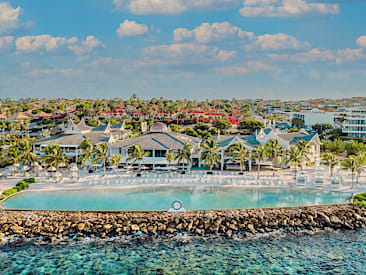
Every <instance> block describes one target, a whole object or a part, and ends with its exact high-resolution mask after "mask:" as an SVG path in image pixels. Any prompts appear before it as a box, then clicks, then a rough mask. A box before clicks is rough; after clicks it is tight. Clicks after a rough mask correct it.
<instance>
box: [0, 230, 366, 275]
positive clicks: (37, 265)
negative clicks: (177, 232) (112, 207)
mask: <svg viewBox="0 0 366 275" xmlns="http://www.w3.org/2000/svg"><path fill="white" fill-rule="evenodd" d="M177 238H178V237H176V238H175V239H173V240H170V241H163V240H155V241H148V242H145V243H136V242H134V243H121V242H116V241H115V242H104V243H95V242H93V243H84V244H73V245H60V244H59V245H40V246H39V245H34V244H27V245H24V246H19V247H14V246H3V247H0V271H1V274H18V273H22V274H44V273H46V274H56V273H57V274H81V273H82V274H239V273H240V274H248V273H250V274H253V273H254V274H264V273H265V274H365V265H366V256H365V255H366V234H365V232H364V231H359V232H354V231H349V232H335V233H319V234H316V235H312V236H309V235H302V236H294V235H290V236H285V237H277V238H276V237H263V238H259V239H252V240H220V239H219V240H204V239H189V238H188V242H187V244H182V242H181V241H179V240H178V239H177ZM180 238H182V237H180Z"/></svg>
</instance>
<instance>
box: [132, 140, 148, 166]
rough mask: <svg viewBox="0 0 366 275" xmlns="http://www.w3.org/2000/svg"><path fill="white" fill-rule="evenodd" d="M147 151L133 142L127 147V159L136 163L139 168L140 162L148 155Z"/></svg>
mask: <svg viewBox="0 0 366 275" xmlns="http://www.w3.org/2000/svg"><path fill="white" fill-rule="evenodd" d="M149 154H150V153H149V152H145V151H144V149H142V146H141V145H136V144H133V145H131V146H130V147H129V148H128V158H127V161H132V163H136V162H137V163H138V167H139V170H141V163H143V162H144V160H145V157H147V156H149Z"/></svg>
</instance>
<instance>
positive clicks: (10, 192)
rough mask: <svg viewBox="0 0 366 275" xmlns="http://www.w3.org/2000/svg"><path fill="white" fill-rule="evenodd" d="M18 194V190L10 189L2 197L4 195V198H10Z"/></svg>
mask: <svg viewBox="0 0 366 275" xmlns="http://www.w3.org/2000/svg"><path fill="white" fill-rule="evenodd" d="M16 192H18V190H17V189H16V188H14V187H13V188H10V189H8V190H5V191H4V192H3V193H2V194H1V195H3V196H4V197H7V196H10V195H12V194H15V193H16Z"/></svg>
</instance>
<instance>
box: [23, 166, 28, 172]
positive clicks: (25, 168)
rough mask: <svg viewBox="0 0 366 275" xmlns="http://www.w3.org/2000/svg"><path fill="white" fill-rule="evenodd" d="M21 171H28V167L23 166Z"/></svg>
mask: <svg viewBox="0 0 366 275" xmlns="http://www.w3.org/2000/svg"><path fill="white" fill-rule="evenodd" d="M22 169H23V171H24V172H26V171H28V170H30V167H29V166H27V165H24V166H23V168H22Z"/></svg>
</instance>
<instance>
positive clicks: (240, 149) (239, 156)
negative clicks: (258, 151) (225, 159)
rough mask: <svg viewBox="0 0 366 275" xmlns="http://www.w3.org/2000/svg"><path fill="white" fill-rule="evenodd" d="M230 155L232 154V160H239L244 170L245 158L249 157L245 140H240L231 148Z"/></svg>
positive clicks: (241, 168)
mask: <svg viewBox="0 0 366 275" xmlns="http://www.w3.org/2000/svg"><path fill="white" fill-rule="evenodd" d="M229 155H231V156H232V159H231V160H232V161H233V162H236V161H239V164H240V171H241V172H243V167H244V163H245V160H246V159H248V158H249V150H248V149H247V148H245V146H244V143H243V142H239V143H237V144H235V145H233V146H231V148H230V152H229Z"/></svg>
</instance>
